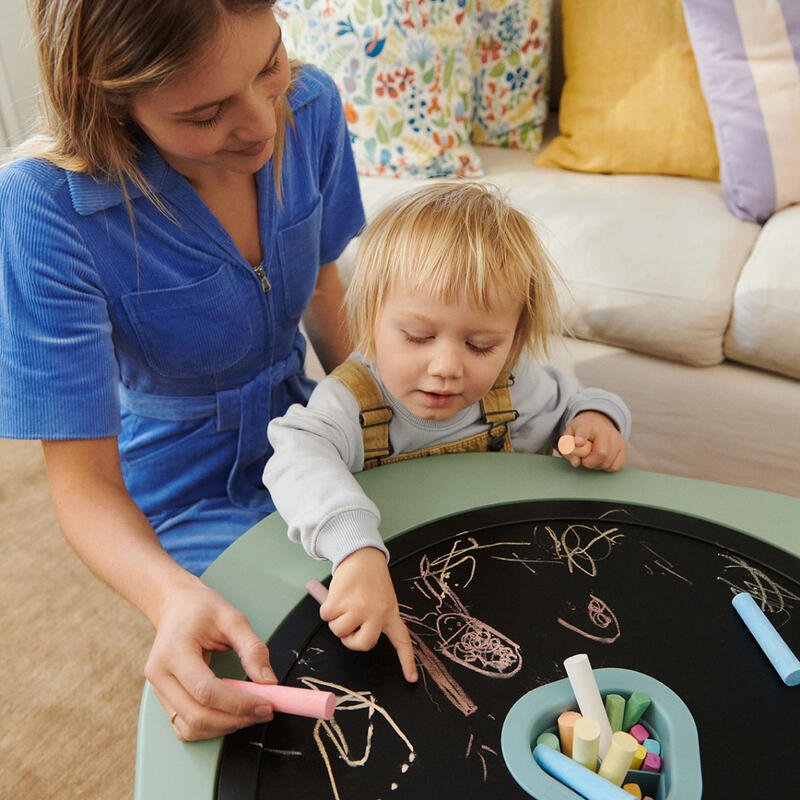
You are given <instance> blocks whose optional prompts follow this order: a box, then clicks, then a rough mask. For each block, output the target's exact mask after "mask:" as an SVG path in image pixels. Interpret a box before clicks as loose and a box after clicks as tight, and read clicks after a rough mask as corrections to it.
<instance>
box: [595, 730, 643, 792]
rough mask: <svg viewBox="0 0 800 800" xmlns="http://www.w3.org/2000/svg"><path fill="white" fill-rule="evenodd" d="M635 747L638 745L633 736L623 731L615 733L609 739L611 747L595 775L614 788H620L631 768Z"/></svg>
mask: <svg viewBox="0 0 800 800" xmlns="http://www.w3.org/2000/svg"><path fill="white" fill-rule="evenodd" d="M637 747H638V744H637V743H636V739H634V738H633V736H631V735H630V734H629V733H625V731H617V732H616V733H615V734H614V735H613V736H612V737H611V746H610V747H609V748H608V752H607V753H606V755H605V758H604V759H603V763H602V764H601V765H600V769H599V770H597V774H598V775H599V776H600V777H601V778H605V779H606V780H607V781H611V783H613V784H615V785H616V786H621V785H622V781H624V780H625V776H626V775H627V774H628V770H629V769H630V768H631V763H632V762H633V756H634V754H635V753H636V748H637Z"/></svg>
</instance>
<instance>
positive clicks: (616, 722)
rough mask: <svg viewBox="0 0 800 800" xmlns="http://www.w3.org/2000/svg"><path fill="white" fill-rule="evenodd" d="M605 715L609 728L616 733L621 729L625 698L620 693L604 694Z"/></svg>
mask: <svg viewBox="0 0 800 800" xmlns="http://www.w3.org/2000/svg"><path fill="white" fill-rule="evenodd" d="M606 716H607V717H608V724H609V725H610V726H611V730H612V731H613V732H614V733H616V732H617V731H621V730H622V720H623V718H624V716H625V698H624V697H623V696H622V695H621V694H607V695H606Z"/></svg>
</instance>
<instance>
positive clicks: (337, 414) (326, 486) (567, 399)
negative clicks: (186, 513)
mask: <svg viewBox="0 0 800 800" xmlns="http://www.w3.org/2000/svg"><path fill="white" fill-rule="evenodd" d="M351 358H356V359H358V360H359V361H361V362H362V363H363V364H365V365H366V366H367V368H368V369H369V371H370V373H371V375H372V376H373V377H374V378H375V380H376V383H377V384H378V386H379V387H380V390H381V392H382V394H383V397H384V401H385V403H386V405H387V406H389V408H391V409H392V412H393V414H392V419H391V421H390V423H389V438H390V440H391V442H392V446H393V447H394V452H395V454H399V453H407V452H410V451H412V450H417V449H419V448H422V447H430V446H433V445H438V444H443V443H445V442H452V441H456V440H458V439H463V438H465V437H467V436H472V435H473V434H476V433H481V432H482V431H484V430H486V424H485V423H482V422H481V421H480V414H481V412H480V404H479V403H475V404H474V405H472V406H470V407H469V408H465V409H463V410H462V411H459V412H458V413H457V414H455V415H454V416H453V417H451V418H450V419H448V420H445V421H437V420H426V419H420V418H419V417H416V416H414V415H413V414H412V413H411V412H410V411H408V409H406V408H405V406H403V405H402V404H401V403H399V402H398V401H397V400H395V398H394V397H392V396H391V395H390V394H389V393H388V392H387V391H386V389H385V388H384V386H383V383H382V382H381V380H380V377H379V375H378V373H377V370H376V368H375V366H374V365H373V364H371V363H369V362H367V361H365V360H364V358H363V357H361V356H360V355H359V354H357V353H355V354H353V355H352V356H351ZM513 372H514V377H515V383H514V385H513V386H512V387H511V400H512V404H513V407H514V408H515V409H516V410H517V411H518V412H519V417H518V418H517V419H516V420H514V421H513V422H510V423H509V432H510V434H511V444H512V445H513V447H514V450H515V451H516V452H521V453H551V452H552V450H553V447H554V446H555V442H556V441H557V439H558V437H559V436H560V435H561V434H562V433H563V431H564V428H565V427H566V426H567V425H568V424H569V423H570V421H571V420H572V419H573V418H574V417H575V416H576V415H577V414H579V413H580V412H582V411H600V412H602V413H603V414H606V415H607V416H608V417H610V418H611V419H612V420H613V421H614V422H615V424H616V425H617V427H618V428H619V430H620V432H621V433H622V435H623V436H624V437H625V438H626V439H627V438H628V436H629V434H630V426H631V416H630V412H629V411H628V408H627V406H626V405H625V403H624V402H623V401H622V400H621V399H620V398H619V397H617V395H615V394H612V393H610V392H606V391H604V390H603V389H583V390H581V389H580V388H579V387H578V385H577V383H576V382H575V381H574V380H573V379H572V378H569V377H567V376H566V375H564V374H563V373H561V372H559V371H558V370H556V369H555V368H553V367H543V366H541V365H539V364H537V363H536V362H534V361H533V360H531V359H525V358H523V359H521V360H520V362H519V363H518V364H517V365H516V367H515V369H514V371H513ZM358 413H359V408H358V403H357V401H356V398H355V397H354V396H353V394H352V393H351V392H350V390H349V389H348V388H347V387H346V386H345V385H344V384H343V383H342V382H341V381H339V380H337V379H336V378H325V379H324V380H323V381H321V382H320V383H319V384H318V385H317V387H316V389H314V392H313V393H312V395H311V398H310V399H309V401H308V405H307V406H302V405H299V404H296V405H293V406H290V408H289V410H288V411H287V412H286V414H285V415H284V416H283V417H279V418H276V419H273V420H272V421H271V422H270V424H269V428H268V434H269V440H270V443H271V444H272V447H273V448H274V451H275V452H274V454H273V456H272V457H271V458H270V459H269V461H268V462H267V465H266V467H265V468H264V476H263V478H264V483H265V485H266V486H267V488H268V489H269V491H270V494H271V495H272V499H273V501H274V502H275V507H276V508H277V509H278V512H279V513H280V515H281V516H282V517H283V519H284V520H285V521H286V524H287V525H288V529H289V530H288V533H289V538H290V539H291V540H292V541H295V542H297V541H299V542H302V544H303V547H304V548H305V550H306V552H307V553H308V554H309V555H310V556H313V557H314V558H319V559H328V560H330V561H331V562H332V565H333V568H334V569H335V568H336V566H337V565H338V564H339V562H340V561H341V560H342V559H344V558H345V557H347V556H348V555H350V553H353V552H355V551H356V550H359V549H361V548H362V547H376V548H378V549H379V550H382V551H383V552H384V553H386V554H387V556H388V552H387V550H386V547H385V546H384V544H383V540H382V538H381V535H380V533H379V530H378V526H379V524H380V513H379V511H378V509H377V507H376V506H375V504H374V503H373V502H372V501H371V500H370V499H369V498H368V497H367V496H366V494H365V493H364V491H363V490H362V489H361V487H360V486H359V484H358V482H357V481H356V480H355V478H354V477H353V475H352V473H354V472H360V471H361V470H362V469H363V467H364V444H363V439H362V432H361V427H360V425H359V422H358Z"/></svg>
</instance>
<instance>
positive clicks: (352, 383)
mask: <svg viewBox="0 0 800 800" xmlns="http://www.w3.org/2000/svg"><path fill="white" fill-rule="evenodd" d="M331 377H333V378H337V379H338V380H340V381H341V382H342V383H343V384H344V385H345V386H346V387H347V388H348V389H349V390H350V391H351V392H352V394H353V396H354V397H355V398H356V402H357V403H358V408H359V414H358V422H359V424H360V425H361V431H362V434H363V437H364V469H369V468H370V467H376V466H378V465H379V464H381V463H382V459H385V458H387V457H388V456H390V455H391V454H392V452H393V449H392V445H391V443H390V442H389V422H390V420H391V419H392V409H391V408H389V407H388V406H387V405H385V404H384V402H383V396H382V395H381V391H380V389H379V388H378V386H377V384H376V383H375V381H374V380H373V378H372V375H370V372H369V370H368V369H367V368H366V367H365V366H364V365H363V364H361V363H360V362H358V361H356V360H355V359H352V358H348V359H347V361H345V362H344V363H343V364H340V365H339V366H338V367H336V369H335V370H333V372H331Z"/></svg>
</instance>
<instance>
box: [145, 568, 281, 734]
mask: <svg viewBox="0 0 800 800" xmlns="http://www.w3.org/2000/svg"><path fill="white" fill-rule="evenodd" d="M225 650H234V651H235V652H236V654H237V655H238V656H239V660H240V661H241V663H242V666H243V667H244V670H245V672H246V673H247V675H248V677H249V678H250V679H251V680H253V681H255V682H256V683H277V679H276V677H275V674H274V673H273V671H272V669H271V668H270V666H269V654H268V652H267V646H266V644H264V642H263V641H261V639H260V638H259V637H258V636H257V635H256V633H255V631H253V629H252V628H251V627H250V623H249V622H248V621H247V618H246V617H245V615H244V614H242V613H241V612H240V611H238V610H237V609H236V608H234V607H233V606H232V605H231V604H230V603H229V602H228V601H227V600H226V599H225V598H224V597H222V595H220V594H218V593H217V592H215V591H214V590H213V589H210V588H208V587H207V586H206V585H205V584H203V583H202V582H201V581H200V580H199V579H197V580H193V581H192V582H191V583H189V584H188V585H187V586H185V587H181V588H179V589H177V590H175V591H173V592H171V593H170V595H169V597H168V598H167V601H166V602H165V604H164V605H163V608H162V611H161V614H160V617H159V620H158V625H157V630H156V638H155V641H154V642H153V647H152V649H151V651H150V656H149V658H148V659H147V664H146V665H145V670H144V674H145V677H146V678H147V680H149V681H150V683H151V684H152V685H153V690H154V691H155V693H156V696H157V697H158V699H159V700H160V701H161V705H162V706H164V709H165V711H166V712H167V714H168V716H169V717H170V721H171V722H172V727H173V728H174V729H175V734H176V735H177V737H178V738H179V739H183V740H185V741H191V740H194V739H208V738H211V737H213V736H222V735H224V734H226V733H231V732H232V731H235V730H238V729H239V728H243V727H245V726H248V725H254V724H256V723H258V722H266V721H268V720H270V719H272V707H271V706H270V705H268V704H267V703H265V702H264V700H262V699H261V698H259V697H256V696H254V695H253V694H251V693H250V692H245V691H243V690H241V689H238V688H236V687H235V686H231V685H229V684H227V683H225V682H224V681H222V680H220V679H219V678H217V677H216V676H215V675H214V673H213V671H212V670H211V669H210V667H209V666H208V662H209V659H210V658H211V653H212V652H215V651H216V652H220V651H225Z"/></svg>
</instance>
